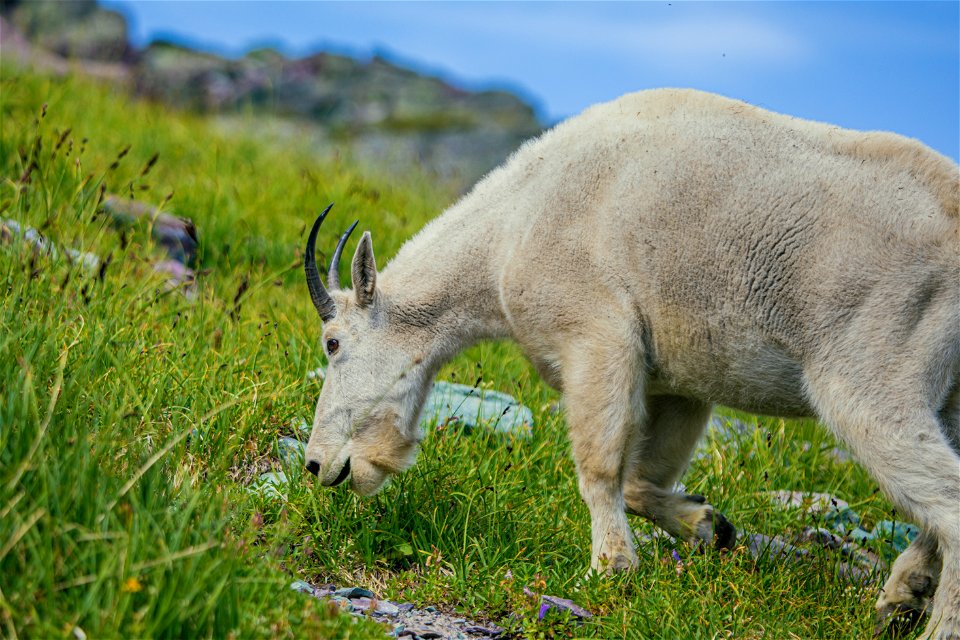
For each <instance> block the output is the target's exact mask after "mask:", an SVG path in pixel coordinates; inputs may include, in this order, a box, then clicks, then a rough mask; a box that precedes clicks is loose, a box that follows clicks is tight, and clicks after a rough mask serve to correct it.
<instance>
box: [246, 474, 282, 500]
mask: <svg viewBox="0 0 960 640" xmlns="http://www.w3.org/2000/svg"><path fill="white" fill-rule="evenodd" d="M289 482H290V481H289V479H288V478H287V474H285V473H284V472H282V471H268V472H266V473H261V474H260V478H259V479H258V480H257V481H256V482H255V483H253V484H252V485H250V487H248V488H247V490H248V491H250V492H252V493H259V494H261V495H264V496H269V497H271V498H282V497H283V493H281V490H282V489H285V488H286V486H287V484H288V483H289Z"/></svg>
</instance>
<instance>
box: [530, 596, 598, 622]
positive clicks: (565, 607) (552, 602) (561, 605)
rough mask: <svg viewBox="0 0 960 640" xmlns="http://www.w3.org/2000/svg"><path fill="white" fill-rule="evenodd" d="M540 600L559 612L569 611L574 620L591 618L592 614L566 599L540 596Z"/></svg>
mask: <svg viewBox="0 0 960 640" xmlns="http://www.w3.org/2000/svg"><path fill="white" fill-rule="evenodd" d="M541 600H542V601H543V602H544V603H545V604H547V605H549V606H551V607H556V608H557V609H560V610H561V611H569V612H570V614H571V615H573V616H574V617H575V618H592V617H593V614H592V613H590V612H589V611H587V610H586V609H584V608H583V607H581V606H580V605H578V604H577V603H575V602H574V601H573V600H567V599H566V598H558V597H556V596H541Z"/></svg>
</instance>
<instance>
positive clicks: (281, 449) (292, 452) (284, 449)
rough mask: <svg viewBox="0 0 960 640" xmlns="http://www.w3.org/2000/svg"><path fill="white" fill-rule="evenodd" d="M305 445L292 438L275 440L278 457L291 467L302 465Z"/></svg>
mask: <svg viewBox="0 0 960 640" xmlns="http://www.w3.org/2000/svg"><path fill="white" fill-rule="evenodd" d="M306 449H307V445H305V444H304V443H302V442H300V441H299V440H296V439H294V438H280V439H279V440H277V452H278V453H279V454H280V458H281V459H282V460H283V461H284V462H285V463H286V464H287V465H288V466H291V467H302V466H303V460H304V456H305V454H306Z"/></svg>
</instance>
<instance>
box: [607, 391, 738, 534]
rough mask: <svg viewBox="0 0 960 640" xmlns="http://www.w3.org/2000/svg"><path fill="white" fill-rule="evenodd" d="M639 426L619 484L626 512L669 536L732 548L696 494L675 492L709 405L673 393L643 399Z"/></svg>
mask: <svg viewBox="0 0 960 640" xmlns="http://www.w3.org/2000/svg"><path fill="white" fill-rule="evenodd" d="M647 406H648V418H647V420H646V421H645V423H644V428H643V429H641V430H639V431H638V432H637V433H636V434H635V435H634V440H633V442H632V446H631V449H632V450H631V465H630V468H629V470H628V472H627V479H626V483H625V485H624V498H625V500H626V504H627V513H631V514H634V515H639V516H643V517H645V518H647V519H648V520H650V521H651V522H653V523H654V524H656V525H657V526H658V527H660V528H661V529H663V530H664V531H666V532H667V533H669V534H670V535H672V536H674V537H676V538H679V539H681V540H686V541H688V542H696V541H703V542H706V543H708V544H713V545H714V546H715V547H717V548H718V549H728V548H732V547H733V545H734V542H735V541H736V537H737V532H736V529H735V528H734V527H733V525H731V524H730V522H729V521H727V519H726V518H725V517H723V514H721V513H720V512H719V511H717V510H716V509H714V508H713V506H712V505H710V504H708V503H707V501H706V499H705V498H703V497H702V496H697V495H690V494H686V493H678V492H676V491H673V490H672V487H673V485H674V484H675V483H676V482H677V480H679V479H680V477H681V476H682V475H683V472H684V470H686V468H687V464H688V463H689V461H690V456H691V454H692V453H693V449H694V447H695V446H696V444H697V441H698V440H699V439H700V436H701V435H702V434H703V430H704V427H705V426H706V424H707V421H708V420H709V418H710V413H711V409H712V407H711V405H710V404H707V403H704V402H700V401H698V400H691V399H689V398H681V397H676V396H657V397H654V398H651V399H650V400H649V401H648V403H647Z"/></svg>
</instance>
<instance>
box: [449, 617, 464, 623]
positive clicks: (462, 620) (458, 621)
mask: <svg viewBox="0 0 960 640" xmlns="http://www.w3.org/2000/svg"><path fill="white" fill-rule="evenodd" d="M451 624H467V619H466V618H457V619H455V620H454V621H453V622H452V623H451Z"/></svg>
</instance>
